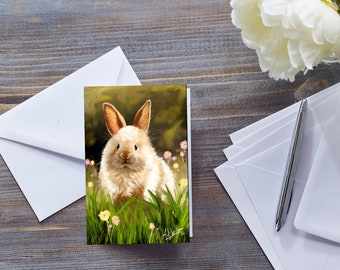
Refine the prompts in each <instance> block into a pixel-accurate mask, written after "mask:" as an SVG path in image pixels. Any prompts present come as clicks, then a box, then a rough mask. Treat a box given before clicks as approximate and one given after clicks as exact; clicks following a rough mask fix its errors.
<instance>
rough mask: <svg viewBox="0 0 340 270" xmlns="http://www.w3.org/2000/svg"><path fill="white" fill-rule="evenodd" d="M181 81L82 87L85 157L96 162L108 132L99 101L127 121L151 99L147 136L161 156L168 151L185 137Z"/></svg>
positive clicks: (183, 87) (185, 124)
mask: <svg viewBox="0 0 340 270" xmlns="http://www.w3.org/2000/svg"><path fill="white" fill-rule="evenodd" d="M186 97H187V93H186V86H185V85H155V86H147V85H143V86H95V87H85V89H84V106H85V153H86V158H87V159H90V160H94V161H95V162H96V163H98V162H100V159H101V152H102V149H103V148H104V146H105V144H106V142H107V140H108V139H109V138H110V134H109V133H108V131H107V129H106V126H105V121H104V115H103V109H102V104H103V102H109V103H111V104H112V105H114V106H115V107H116V108H117V109H118V111H119V112H120V113H121V114H122V115H123V116H124V118H125V120H126V124H127V125H131V124H132V122H133V119H134V117H135V114H136V112H137V111H138V110H139V108H140V107H141V106H142V105H143V104H144V103H145V101H146V100H147V99H151V103H152V105H151V123H150V128H149V133H148V134H149V138H150V140H151V142H152V144H153V146H154V148H155V149H156V152H157V153H158V154H159V155H160V156H162V155H163V152H164V151H166V150H168V151H171V152H172V153H175V152H176V149H178V148H179V143H180V142H181V141H182V140H186V139H187V106H186Z"/></svg>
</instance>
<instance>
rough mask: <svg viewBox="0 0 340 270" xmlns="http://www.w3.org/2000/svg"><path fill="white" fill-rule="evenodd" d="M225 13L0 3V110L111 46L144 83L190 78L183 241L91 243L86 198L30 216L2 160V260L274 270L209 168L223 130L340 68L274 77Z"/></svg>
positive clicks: (7, 264)
mask: <svg viewBox="0 0 340 270" xmlns="http://www.w3.org/2000/svg"><path fill="white" fill-rule="evenodd" d="M230 12H231V10H230V7H229V3H228V2H227V1H220V0H215V1H213V0H204V1H201V0H197V1H180V0H173V1H168V0H167V1H151V0H150V1H147V0H139V1H132V0H125V1H122V0H120V1H119V0H116V1H112V0H102V1H92V0H83V1H77V0H72V1H67V0H55V1H43V0H35V1H33V0H12V1H2V2H1V3H0V40H1V42H0V113H4V112H6V111H7V110H9V109H11V108H12V107H14V106H15V105H17V104H19V103H21V102H23V101H24V100H26V99H27V98H29V97H31V96H33V95H34V94H37V93H38V92H40V91H41V90H43V89H45V88H46V87H48V86H49V85H51V84H53V83H55V82H56V81H58V80H59V79H61V78H63V77H64V76H66V75H68V74H70V73H71V72H73V71H75V70H76V69H78V68H80V67H82V66H84V65H85V64H87V63H88V62H90V61H91V60H93V59H95V58H97V57H99V56H100V55H102V54H104V53H106V52H107V51H109V50H111V49H112V48H114V47H115V46H118V45H119V46H121V47H122V49H123V51H124V52H125V54H126V56H127V58H128V59H129V61H130V63H131V65H132V67H133V69H134V70H135V72H136V73H137V75H138V77H139V78H140V80H141V82H142V83H143V84H167V83H169V84H176V83H178V84H188V86H189V87H190V88H191V90H192V94H191V95H192V99H191V106H192V160H193V161H192V170H193V221H194V224H193V225H194V237H193V238H192V241H191V243H190V244H183V245H162V246H159V245H150V246H146V245H139V246H87V245H86V228H85V200H84V199H81V200H79V201H77V202H75V203H74V204H72V205H71V206H70V207H67V208H66V209H63V210H62V211H60V212H59V213H57V214H56V215H54V216H52V217H50V218H49V219H47V220H46V221H44V222H42V223H38V222H37V219H36V218H35V215H34V213H33V212H32V210H31V208H30V207H29V205H28V203H27V201H26V199H25V197H24V196H23V195H22V193H21V191H20V189H19V187H18V185H17V184H16V182H15V180H14V178H13V177H12V175H11V174H10V172H9V170H8V169H7V167H6V164H5V163H4V162H3V160H1V161H0V268H3V269H12V268H25V269H26V268H29V269H40V268H43V269H56V268H72V269H77V268H99V269H102V268H108V269H115V268H117V269H151V268H152V269H181V268H182V269H261V270H262V269H271V268H272V267H271V265H270V263H269V261H268V260H267V258H266V257H265V255H264V253H263V252H262V250H261V248H260V247H259V245H258V244H257V242H256V240H255V239H254V237H253V236H252V234H251V232H250V231H249V229H248V228H247V226H246V224H245V223H244V221H243V219H242V217H241V216H240V214H239V213H238V211H237V209H236V208H235V206H234V204H233V203H232V201H231V200H230V198H229V196H228V194H227V193H226V192H225V190H224V189H223V187H222V185H221V184H220V182H219V180H218V179H217V177H216V176H215V174H214V172H213V169H214V168H215V167H217V166H218V165H219V164H221V163H223V162H224V161H225V157H224V155H223V153H222V149H223V148H224V147H226V146H228V145H230V141H229V139H228V137H227V135H228V134H229V133H231V132H233V131H235V130H238V129H240V128H242V127H244V126H246V125H249V124H251V123H253V122H255V121H257V120H259V119H261V118H263V117H265V116H267V115H269V114H271V113H273V112H276V111H278V110H280V109H282V108H284V107H286V106H288V105H290V104H292V103H294V102H295V101H296V99H301V98H302V97H303V96H306V95H309V94H310V93H312V92H315V91H319V90H321V89H323V88H325V86H328V85H331V84H334V83H336V82H337V81H338V79H337V78H338V76H337V74H339V71H340V67H339V65H331V66H327V65H321V66H320V67H319V68H318V69H316V70H314V71H312V72H309V73H308V74H307V75H306V76H304V75H302V74H299V75H298V76H297V78H296V81H295V82H294V83H289V82H285V81H279V82H277V81H274V80H271V79H269V78H268V76H267V74H264V73H262V72H261V71H260V69H259V66H258V62H257V57H256V54H255V53H254V52H253V51H251V50H249V49H247V48H246V47H245V46H244V44H243V43H242V40H241V36H240V33H239V30H238V29H236V28H235V27H234V26H233V25H232V23H231V21H230ZM13 125H15V123H13ZM18 155H20V153H18Z"/></svg>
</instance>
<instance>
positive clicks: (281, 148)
mask: <svg viewBox="0 0 340 270" xmlns="http://www.w3.org/2000/svg"><path fill="white" fill-rule="evenodd" d="M307 100H308V105H307V114H306V117H305V119H304V121H305V122H304V127H303V141H302V146H301V150H300V156H299V162H298V167H297V172H296V178H295V184H294V190H293V198H292V201H291V206H290V210H289V213H288V217H287V220H286V223H285V224H284V226H283V227H282V228H281V230H280V231H279V232H277V231H276V230H275V218H276V211H277V206H278V201H279V196H280V192H281V187H282V182H283V175H284V171H285V168H286V162H287V158H288V151H289V147H290V142H291V139H292V135H293V130H294V125H295V122H296V118H297V113H298V109H299V103H296V104H294V105H292V106H290V107H287V108H285V109H283V110H281V111H279V112H277V113H275V114H273V115H270V116H268V117H267V118H264V119H262V120H260V121H258V122H256V123H254V124H252V125H250V126H248V127H245V128H243V129H241V130H239V131H237V132H235V133H233V134H231V135H230V138H231V140H232V142H233V145H231V146H230V147H228V148H226V149H224V153H225V155H226V157H227V159H228V161H227V162H225V163H224V164H222V165H220V166H219V167H217V168H216V169H215V172H216V174H217V175H218V177H219V179H220V180H221V182H222V184H223V186H224V187H225V189H226V191H227V192H228V194H229V195H230V197H231V199H232V200H233V202H234V203H235V205H236V207H237V208H238V210H239V212H240V213H241V215H242V217H243V218H244V220H245V221H246V223H247V225H248V226H249V228H250V230H251V231H252V233H253V234H254V236H255V238H256V239H257V241H258V243H259V244H260V246H261V247H262V249H263V250H264V252H265V254H266V255H267V257H268V259H269V260H270V262H271V263H272V265H273V266H274V268H275V269H289V270H291V269H299V270H300V269H339V267H340V244H339V242H340V214H339V213H340V211H339V209H340V208H339V207H340V111H339V109H338V108H339V104H340V84H336V85H334V86H332V87H330V88H327V89H326V90H324V91H322V92H319V93H317V94H315V95H313V96H311V97H309V98H307Z"/></svg>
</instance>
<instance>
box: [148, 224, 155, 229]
mask: <svg viewBox="0 0 340 270" xmlns="http://www.w3.org/2000/svg"><path fill="white" fill-rule="evenodd" d="M149 229H150V230H151V231H153V230H154V229H155V224H154V223H152V222H151V223H150V224H149Z"/></svg>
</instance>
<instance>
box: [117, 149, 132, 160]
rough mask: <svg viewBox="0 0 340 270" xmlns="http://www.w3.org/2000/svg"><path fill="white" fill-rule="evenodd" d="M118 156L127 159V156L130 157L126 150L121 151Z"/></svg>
mask: <svg viewBox="0 0 340 270" xmlns="http://www.w3.org/2000/svg"><path fill="white" fill-rule="evenodd" d="M119 156H120V158H122V159H128V158H130V152H128V151H123V152H121V153H120V154H119Z"/></svg>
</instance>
